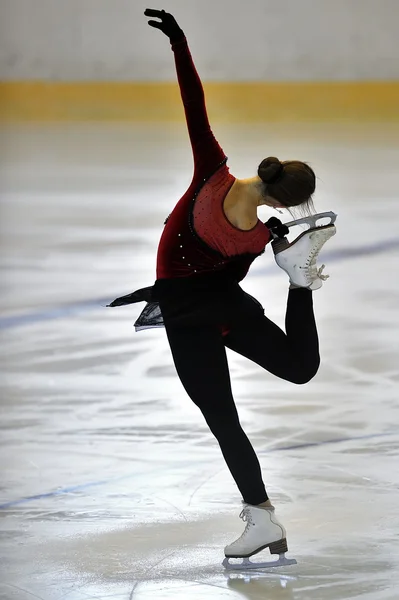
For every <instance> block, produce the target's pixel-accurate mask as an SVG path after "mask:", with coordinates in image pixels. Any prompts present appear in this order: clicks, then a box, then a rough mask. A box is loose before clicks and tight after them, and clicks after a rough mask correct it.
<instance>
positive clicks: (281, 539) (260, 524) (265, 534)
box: [223, 504, 296, 570]
mask: <svg viewBox="0 0 399 600" xmlns="http://www.w3.org/2000/svg"><path fill="white" fill-rule="evenodd" d="M240 517H241V519H242V520H243V521H245V522H246V523H247V525H246V527H245V531H244V533H243V534H242V536H241V537H239V538H238V540H236V541H235V542H233V543H232V544H230V545H229V546H226V548H225V549H224V553H225V556H226V558H225V559H224V561H223V566H224V567H225V568H226V569H228V570H244V569H262V568H267V567H282V566H285V565H296V560H295V559H293V558H285V553H286V552H287V550H288V547H287V538H286V531H285V528H284V527H283V525H282V524H281V523H280V521H279V520H278V519H277V517H276V515H275V514H274V508H258V507H257V506H251V505H249V504H248V505H246V506H245V507H244V509H243V510H242V512H241V514H240ZM265 548H269V551H270V554H279V559H278V560H275V561H270V562H260V563H253V562H251V561H250V560H249V557H250V556H253V555H254V554H257V553H258V552H260V551H261V550H264V549H265ZM231 558H242V559H243V561H242V562H241V563H236V564H234V563H230V562H229V560H230V559H231Z"/></svg>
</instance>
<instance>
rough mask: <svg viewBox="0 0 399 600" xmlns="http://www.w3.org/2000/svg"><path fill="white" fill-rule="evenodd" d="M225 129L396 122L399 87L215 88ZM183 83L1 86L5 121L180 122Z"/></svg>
mask: <svg viewBox="0 0 399 600" xmlns="http://www.w3.org/2000/svg"><path fill="white" fill-rule="evenodd" d="M204 88H205V94H206V103H207V108H208V113H209V117H210V119H211V120H213V121H218V122H251V121H253V122H259V121H298V120H301V121H304V120H305V121H308V120H309V121H323V120H331V119H337V120H351V121H353V120H356V121H359V120H365V119H366V120H385V121H386V120H396V119H399V81H374V82H373V81H370V82H234V83H231V82H223V83H218V82H208V83H204ZM183 119H184V112H183V107H182V103H181V98H180V93H179V89H178V86H177V84H176V82H156V83H149V82H109V81H107V82H90V81H74V82H59V81H58V82H54V81H3V82H0V121H3V122H8V121H10V122H13V121H124V120H128V121H181V120H183Z"/></svg>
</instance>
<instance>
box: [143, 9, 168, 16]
mask: <svg viewBox="0 0 399 600" xmlns="http://www.w3.org/2000/svg"><path fill="white" fill-rule="evenodd" d="M164 12H165V11H162V10H156V9H155V8H146V9H145V11H144V14H145V16H146V17H158V19H161V18H162V15H163V14H164Z"/></svg>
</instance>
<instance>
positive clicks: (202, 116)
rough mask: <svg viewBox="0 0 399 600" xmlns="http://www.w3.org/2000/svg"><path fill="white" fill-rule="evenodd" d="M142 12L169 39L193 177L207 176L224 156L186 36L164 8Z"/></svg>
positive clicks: (152, 25) (150, 23) (151, 24)
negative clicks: (207, 108) (210, 122)
mask: <svg viewBox="0 0 399 600" xmlns="http://www.w3.org/2000/svg"><path fill="white" fill-rule="evenodd" d="M144 14H145V15H146V16H148V17H157V18H159V19H160V21H149V22H148V24H149V25H150V26H151V27H155V28H156V29H160V30H161V31H162V32H163V33H164V34H165V35H166V36H168V38H169V40H170V43H171V46H172V50H173V52H174V55H175V64H176V72H177V78H178V82H179V87H180V93H181V97H182V100H183V105H184V110H185V114H186V121H187V127H188V133H189V136H190V141H191V147H192V149H193V155H194V177H197V178H202V177H207V176H209V175H210V174H211V173H212V172H213V171H214V170H215V169H216V168H217V166H218V165H219V164H220V163H221V162H222V161H223V160H224V159H225V158H226V155H225V154H224V152H223V150H222V148H221V147H220V146H219V144H218V142H217V140H216V139H215V136H214V135H213V133H212V130H211V128H210V125H209V120H208V115H207V111H206V106H205V95H204V89H203V87H202V83H201V80H200V78H199V75H198V73H197V70H196V68H195V65H194V63H193V59H192V57H191V53H190V50H189V48H188V44H187V39H186V37H185V35H184V32H183V31H182V30H181V29H180V27H179V25H178V24H177V22H176V20H175V19H174V17H173V16H172V15H170V14H169V13H166V12H165V11H164V10H162V11H160V10H154V9H147V10H146V11H145V13H144Z"/></svg>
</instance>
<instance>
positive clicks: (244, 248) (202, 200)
mask: <svg viewBox="0 0 399 600" xmlns="http://www.w3.org/2000/svg"><path fill="white" fill-rule="evenodd" d="M172 50H173V52H174V56H175V63H176V71H177V77H178V82H179V86H180V91H181V97H182V100H183V105H184V110H185V114H186V120H187V126H188V133H189V136H190V142H191V147H192V151H193V156H194V176H193V179H192V182H191V184H190V187H189V188H188V190H187V191H186V193H185V194H184V196H183V197H182V198H181V199H180V200H179V202H178V203H177V204H176V206H175V208H174V210H173V212H172V213H171V214H170V215H169V217H168V219H167V221H166V225H165V228H164V231H163V234H162V236H161V239H160V242H159V246H158V255H157V279H169V278H176V277H187V276H193V275H194V276H195V273H204V272H209V271H215V270H220V271H222V270H223V269H224V267H225V265H227V264H228V263H229V262H230V260H229V259H231V258H233V257H235V258H236V259H237V257H238V256H242V255H245V254H247V255H248V254H249V255H250V256H248V258H247V260H246V261H245V262H246V263H247V264H245V265H242V264H241V269H240V271H241V272H240V273H239V274H238V273H237V280H238V281H240V280H241V279H243V277H244V276H245V275H246V273H247V271H248V269H249V266H250V264H251V262H252V261H253V260H254V259H255V258H256V256H258V255H259V254H261V253H262V252H263V251H264V249H265V246H266V244H267V243H268V242H269V240H270V232H269V230H268V228H267V227H266V226H265V225H264V224H263V223H262V222H261V221H259V220H258V222H257V224H256V226H255V227H254V228H253V229H251V230H250V231H243V230H240V229H238V228H236V227H234V226H233V225H232V224H231V223H230V222H229V221H228V219H227V217H226V216H225V214H224V211H223V201H224V199H225V197H226V195H227V193H228V191H229V190H230V188H231V186H232V185H233V183H234V181H235V177H233V175H231V174H230V173H229V169H228V167H227V166H226V161H227V157H226V155H225V154H224V152H223V150H222V148H221V147H220V146H219V144H218V142H217V140H216V139H215V137H214V135H213V133H212V131H211V128H210V125H209V121H208V116H207V111H206V106H205V97H204V90H203V87H202V84H201V80H200V78H199V76H198V73H197V71H196V68H195V66H194V63H193V60H192V57H191V53H190V50H189V48H188V45H187V40H186V38H185V37H184V38H182V39H181V40H179V41H178V42H175V43H173V44H172ZM233 260H234V259H233ZM243 267H244V268H243Z"/></svg>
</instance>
